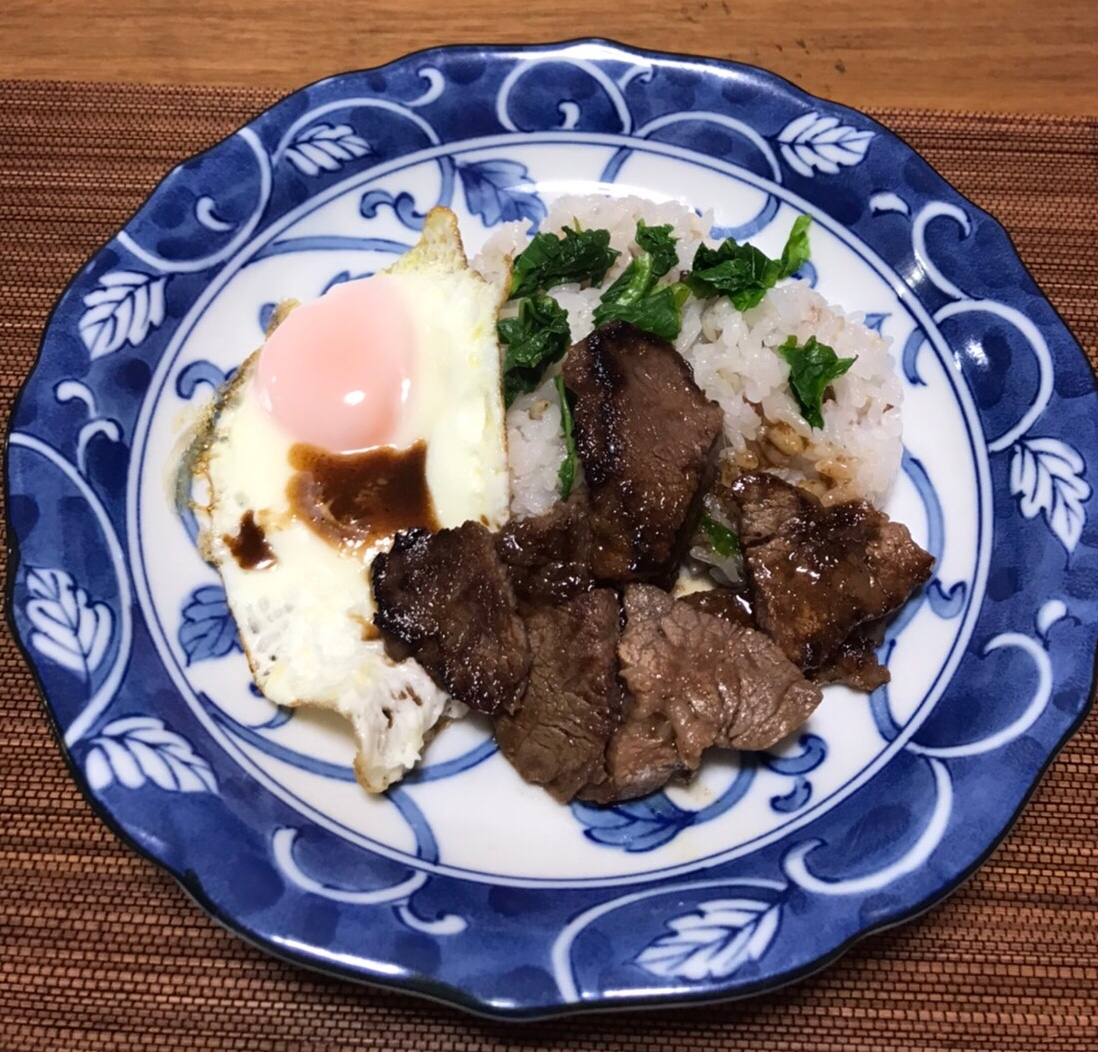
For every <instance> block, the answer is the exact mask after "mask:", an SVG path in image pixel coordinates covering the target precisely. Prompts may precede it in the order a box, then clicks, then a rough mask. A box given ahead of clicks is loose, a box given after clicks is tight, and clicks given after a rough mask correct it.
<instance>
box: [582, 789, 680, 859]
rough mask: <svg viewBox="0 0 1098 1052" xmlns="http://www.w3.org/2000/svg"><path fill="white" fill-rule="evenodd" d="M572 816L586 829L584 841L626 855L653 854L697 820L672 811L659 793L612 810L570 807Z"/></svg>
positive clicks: (671, 804) (589, 806) (609, 808)
mask: <svg viewBox="0 0 1098 1052" xmlns="http://www.w3.org/2000/svg"><path fill="white" fill-rule="evenodd" d="M572 814H573V815H575V817H576V818H577V819H578V820H579V822H580V823H581V824H582V825H584V826H586V829H584V831H583V832H584V836H586V837H587V839H588V840H593V841H594V842H595V843H596V844H605V845H607V846H608V847H619V848H622V849H624V850H625V851H628V852H630V853H635V852H639V851H653V850H654V849H655V848H657V847H661V846H662V845H663V844H666V843H667V842H668V841H669V840H673V839H674V838H675V837H676V836H678V835H679V833H681V832H682V831H683V830H684V829H686V828H687V826H691V825H693V824H694V822H695V821H696V820H697V815H696V814H695V812H693V811H684V810H683V809H682V808H681V807H676V806H675V804H673V803H672V802H671V801H670V800H669V799H668V798H667V796H665V795H664V794H663V793H655V794H654V795H652V796H648V797H645V798H644V799H643V800H632V801H630V802H629V803H625V804H618V805H617V806H615V807H595V806H594V805H592V804H582V803H573V804H572Z"/></svg>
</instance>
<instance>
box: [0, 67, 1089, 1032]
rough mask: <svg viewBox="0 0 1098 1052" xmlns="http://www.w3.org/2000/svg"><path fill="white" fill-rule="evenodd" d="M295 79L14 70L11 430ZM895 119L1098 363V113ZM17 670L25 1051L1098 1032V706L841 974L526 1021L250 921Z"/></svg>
mask: <svg viewBox="0 0 1098 1052" xmlns="http://www.w3.org/2000/svg"><path fill="white" fill-rule="evenodd" d="M275 97H276V96H275V95H274V94H273V93H271V92H267V91H248V90H225V89H193V88H189V89H181V88H166V87H155V88H154V87H143V86H121V85H95V86H92V85H86V84H54V83H37V82H11V81H8V82H4V81H0V302H2V305H3V306H2V309H0V419H2V420H3V422H4V426H5V429H6V422H7V416H8V412H9V410H10V407H11V403H12V399H13V398H14V396H15V394H16V392H17V391H18V389H19V386H20V385H21V383H22V381H23V378H24V377H25V375H26V372H27V370H28V368H29V367H30V365H31V362H32V360H33V358H34V355H35V352H36V349H37V346H38V340H39V337H40V334H41V330H42V326H43V324H44V322H45V320H46V317H47V314H48V312H49V309H50V307H51V305H52V303H53V301H54V299H55V298H56V297H57V295H58V294H59V293H60V291H61V289H62V287H63V286H64V284H65V282H66V281H67V279H68V278H69V277H70V276H71V275H72V274H73V273H74V272H75V271H76V270H77V269H78V268H79V266H80V265H81V264H82V263H83V261H84V260H85V259H86V257H87V256H88V255H89V254H91V253H92V252H93V251H94V250H95V249H96V248H97V247H98V245H99V244H100V243H101V242H102V241H104V240H105V239H106V238H108V237H109V236H110V235H111V234H113V233H114V231H115V230H116V229H117V228H118V227H119V226H120V225H121V224H122V223H123V222H124V221H125V219H126V218H127V217H128V216H129V215H130V213H131V212H132V211H133V210H134V209H136V208H137V206H138V205H139V204H140V203H141V201H142V200H143V199H144V197H145V196H146V194H147V193H148V192H149V191H150V190H151V189H152V187H153V186H154V184H155V183H156V181H157V180H158V179H159V178H160V177H161V176H162V175H163V174H164V173H165V172H166V171H167V170H168V168H170V167H171V166H172V165H173V164H174V163H176V162H177V161H179V160H181V159H182V158H184V157H186V156H188V155H190V154H192V153H194V152H196V151H198V150H200V149H202V148H204V147H206V146H208V145H210V144H211V143H213V142H214V141H216V140H217V139H219V138H221V137H223V136H224V135H227V134H229V133H230V132H232V131H233V130H234V129H235V128H236V127H238V126H239V125H240V124H242V123H244V122H245V121H246V120H248V118H249V117H251V116H252V115H253V114H254V113H255V112H256V111H258V110H259V109H261V108H262V107H264V106H266V105H268V104H269V103H271V102H273V101H274V100H275ZM874 115H875V116H877V117H878V118H880V119H881V120H883V121H884V122H885V123H886V124H888V125H889V126H890V127H891V128H893V129H894V130H895V131H896V132H898V133H899V134H900V135H901V136H903V137H904V138H905V139H907V140H908V142H910V143H911V144H912V145H913V146H914V147H915V148H916V149H917V150H919V151H920V152H921V153H923V155H924V156H926V157H927V159H928V160H929V161H931V163H933V164H934V165H935V166H936V167H937V168H938V169H939V171H941V172H942V174H943V175H944V176H945V177H946V178H947V179H949V180H950V181H951V182H952V183H953V184H954V185H955V186H956V187H957V188H958V189H960V190H961V191H962V192H963V193H965V194H967V195H968V196H969V197H971V198H972V199H973V200H974V201H975V202H976V203H977V204H979V205H981V206H982V207H984V208H986V209H988V210H989V211H991V212H992V213H993V214H994V215H996V216H997V217H998V218H999V219H1000V220H1001V221H1002V222H1003V223H1004V224H1005V226H1006V227H1007V229H1008V230H1010V232H1011V234H1012V235H1013V236H1014V239H1015V241H1016V243H1017V246H1018V249H1019V252H1020V253H1021V255H1022V258H1023V259H1024V260H1025V262H1026V263H1027V264H1028V265H1029V266H1030V268H1031V269H1032V271H1033V273H1034V276H1035V277H1036V278H1037V280H1038V282H1039V283H1040V284H1041V285H1042V287H1043V288H1044V290H1045V292H1046V294H1047V295H1048V296H1049V298H1050V299H1051V300H1052V302H1053V304H1054V305H1055V306H1056V307H1057V308H1058V309H1059V310H1060V312H1061V313H1062V314H1063V316H1064V318H1065V320H1066V321H1067V323H1068V325H1069V326H1070V327H1071V328H1072V330H1073V331H1074V333H1075V335H1076V337H1077V338H1078V339H1079V341H1080V342H1081V343H1082V345H1083V346H1084V348H1085V349H1086V351H1087V353H1088V355H1089V356H1090V358H1091V362H1092V363H1093V364H1096V365H1098V220H1096V217H1098V120H1087V121H1084V120H1059V119H1057V120H1054V119H1042V118H1032V117H1030V118H1021V117H993V116H986V115H977V114H964V115H962V114H945V113H934V112H912V111H906V110H891V111H887V112H879V113H876V114H874ZM1092 481H1093V480H1092ZM0 528H2V527H0ZM0 676H2V677H3V683H4V689H3V692H2V696H0V808H2V819H0V823H2V824H0V1049H2V1050H3V1052H23V1050H27V1052H30V1050H34V1052H49V1050H53V1049H64V1050H66V1052H78V1050H84V1049H89V1050H91V1049H104V1050H111V1052H124V1050H127V1049H138V1048H140V1049H172V1050H191V1049H248V1050H271V1052H274V1050H282V1049H285V1050H290V1049H294V1050H297V1049H385V1050H389V1049H392V1050H408V1052H427V1050H435V1049H438V1050H447V1052H502V1050H510V1049H520V1048H521V1049H524V1050H528V1052H533V1050H549V1049H553V1050H561V1049H577V1050H580V1049H582V1050H591V1052H595V1050H599V1052H633V1050H638V1052H639V1050H646V1052H663V1050H668V1052H670V1050H680V1049H682V1050H685V1049H690V1050H699V1052H700V1050H709V1049H733V1048H751V1049H756V1050H759V1052H764V1050H774V1052H777V1050H794V1049H795V1050H798V1052H848V1050H857V1052H876V1050H885V1049H888V1050H892V1049H897V1050H903V1052H909V1050H910V1052H915V1050H924V1049H925V1050H930V1049H933V1050H946V1049H951V1050H962V1052H969V1050H972V1052H975V1050H980V1049H987V1050H994V1052H1006V1050H1023V1049H1024V1050H1035V1049H1056V1050H1057V1052H1084V1050H1086V1052H1093V1050H1094V1049H1095V1048H1098V789H1096V785H1098V717H1095V716H1092V717H1091V718H1090V719H1089V720H1088V722H1087V723H1086V725H1085V726H1084V727H1083V729H1082V730H1081V732H1080V733H1079V734H1078V735H1077V736H1076V737H1075V739H1074V740H1073V741H1071V742H1070V743H1069V744H1068V746H1067V747H1066V748H1065V749H1064V751H1063V752H1062V754H1061V755H1060V757H1059V759H1058V760H1057V761H1056V763H1055V764H1054V765H1053V767H1052V768H1051V770H1050V772H1049V773H1048V775H1047V777H1046V778H1045V780H1044V782H1043V783H1042V785H1041V786H1040V787H1039V789H1038V790H1037V792H1036V794H1035V796H1034V798H1033V799H1032V801H1031V802H1030V804H1029V806H1028V808H1027V809H1026V811H1025V813H1024V815H1023V817H1022V819H1021V821H1020V822H1019V823H1018V825H1017V826H1016V827H1015V829H1014V830H1013V832H1012V833H1011V834H1010V836H1009V837H1008V839H1007V840H1006V841H1005V843H1004V844H1003V845H1002V847H1001V848H1000V849H999V850H998V851H997V852H996V854H995V855H994V857H993V858H992V859H991V860H990V861H989V862H988V863H987V865H985V866H984V868H983V869H982V870H981V871H980V872H979V873H978V874H977V875H976V876H975V877H974V878H973V879H972V880H971V881H970V882H969V883H968V884H967V885H966V886H965V887H964V888H962V889H961V890H960V891H959V892H957V894H955V895H954V896H953V898H952V899H950V900H949V901H948V902H947V903H945V904H944V905H942V906H940V907H939V908H938V909H936V910H934V911H933V912H932V913H930V914H929V915H928V916H926V917H923V918H922V919H920V920H917V921H914V922H912V923H910V924H907V925H905V926H903V927H902V928H898V929H895V930H893V931H890V932H885V933H882V934H878V935H875V936H872V937H870V938H868V939H866V940H865V941H864V942H862V943H861V944H859V945H858V946H857V947H855V948H854V949H853V950H852V951H851V952H850V953H848V954H847V955H846V957H844V958H843V959H842V960H841V961H839V962H838V963H837V964H836V965H834V966H833V967H831V968H830V969H828V970H827V971H826V972H824V973H823V974H821V975H819V976H817V977H815V978H811V979H808V980H806V981H804V982H802V983H800V984H799V985H796V986H794V987H791V988H788V989H786V990H783V991H780V992H778V993H775V994H771V995H769V996H764V997H760V998H756V999H754V1000H751V1001H746V1002H739V1003H731V1004H725V1005H718V1006H713V1007H708V1008H698V1009H690V1010H684V1011H659V1012H654V1013H632V1014H630V1015H608V1016H594V1017H590V1016H589V1017H584V1018H579V1019H574V1020H562V1021H558V1022H552V1023H541V1024H533V1025H527V1026H517V1025H504V1024H499V1023H490V1022H484V1021H480V1020H476V1019H472V1018H470V1017H467V1016H464V1015H462V1014H460V1013H458V1012H457V1011H453V1010H450V1009H448V1008H443V1007H439V1006H436V1005H433V1004H430V1003H427V1002H423V1001H419V1000H414V999H412V998H410V997H406V996H403V995H398V994H393V993H388V992H382V991H377V990H373V989H369V988H366V987H361V986H356V985H352V984H350V983H345V982H340V981H337V980H332V979H327V978H323V977H320V976H317V975H313V974H311V973H308V972H304V971H301V970H299V969H297V968H295V967H293V966H290V965H286V964H282V963H281V962H279V961H276V960H274V959H272V958H269V957H267V956H266V955H264V954H263V953H262V952H260V951H259V950H256V949H254V948H252V947H251V946H248V945H246V944H245V943H243V942H241V941H240V940H238V939H236V938H235V937H233V936H231V935H230V934H228V933H227V932H226V931H224V930H223V929H222V928H220V927H219V926H218V925H217V924H215V923H214V922H213V921H211V920H209V919H208V918H207V917H206V916H205V915H204V914H202V913H201V912H200V911H199V909H198V908H197V907H196V906H195V905H194V904H193V903H191V902H190V901H189V900H188V899H187V898H186V896H185V895H184V894H183V893H182V891H181V890H180V889H179V888H178V887H177V886H176V885H175V883H174V882H173V881H172V880H171V879H170V878H169V877H167V876H166V875H164V874H163V873H161V872H160V871H159V870H157V869H156V868H154V867H153V866H152V865H150V864H148V863H146V862H144V861H142V860H141V859H139V858H138V857H137V856H135V855H133V854H132V853H131V852H130V851H129V850H128V849H127V848H125V847H123V845H122V844H121V843H120V842H118V841H117V840H116V839H115V838H114V836H113V835H112V834H111V833H110V832H109V831H108V830H107V828H106V827H105V826H104V825H103V824H102V823H101V822H100V821H99V820H98V819H97V818H96V817H95V816H94V815H93V814H92V812H91V810H90V808H89V807H88V805H87V804H86V803H85V802H84V800H83V799H82V797H81V796H80V794H79V792H78V791H77V789H76V787H75V785H74V784H73V782H72V781H71V779H70V778H69V775H68V772H67V770H66V768H65V765H64V763H63V761H62V759H61V756H60V753H59V751H58V748H57V746H56V745H55V744H54V742H53V741H52V740H51V738H50V736H49V733H48V732H47V727H46V722H45V719H44V718H43V716H42V713H41V710H40V706H39V702H38V698H37V695H36V691H35V687H34V684H33V682H32V680H31V677H30V674H29V672H28V671H27V669H26V667H25V666H24V664H23V662H22V659H21V658H20V656H19V654H18V652H17V650H16V647H15V645H14V643H13V642H12V640H11V638H10V635H9V633H8V631H7V629H6V628H4V629H2V630H0Z"/></svg>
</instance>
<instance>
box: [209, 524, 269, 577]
mask: <svg viewBox="0 0 1098 1052" xmlns="http://www.w3.org/2000/svg"><path fill="white" fill-rule="evenodd" d="M221 539H222V540H223V541H224V542H225V544H226V545H227V546H228V548H229V551H230V552H232V556H233V558H234V559H235V560H236V564H237V566H239V567H240V568H241V569H242V570H265V569H266V568H267V567H268V566H274V564H275V563H276V562H277V561H278V560H277V559H276V558H275V553H274V550H273V549H272V548H271V546H270V544H268V543H267V535H266V534H265V533H264V532H263V527H262V526H260V525H259V523H258V522H256V521H255V513H254V512H252V511H250V510H249V511H246V512H244V514H243V515H242V516H241V517H240V528H239V529H238V530H237V534H236V536H235V537H231V536H229V534H225V535H224V536H223V537H222V538H221Z"/></svg>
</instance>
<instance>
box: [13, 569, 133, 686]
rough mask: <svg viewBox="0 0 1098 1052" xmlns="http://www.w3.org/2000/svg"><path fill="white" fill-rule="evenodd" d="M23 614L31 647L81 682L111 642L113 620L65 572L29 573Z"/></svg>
mask: <svg viewBox="0 0 1098 1052" xmlns="http://www.w3.org/2000/svg"><path fill="white" fill-rule="evenodd" d="M26 586H27V591H28V592H29V593H30V599H29V600H28V601H27V605H26V608H25V612H26V615H27V620H29V621H30V623H31V625H32V626H33V631H32V632H31V635H30V642H31V646H33V647H34V649H35V650H37V651H38V653H40V654H42V655H43V656H44V657H47V658H49V659H50V660H51V661H53V662H55V663H56V664H58V665H60V666H61V667H62V668H67V669H68V670H69V671H70V672H75V673H76V674H77V675H78V676H80V677H81V678H82V679H84V680H85V681H88V680H90V679H91V675H92V673H93V672H94V671H95V670H96V669H97V668H98V667H99V665H100V663H101V662H102V660H103V657H104V655H105V654H106V652H107V645H108V644H109V643H110V639H111V626H112V624H113V620H114V619H113V616H112V615H111V611H110V607H108V606H107V605H106V603H93V602H90V601H89V599H88V595H87V593H86V592H85V591H84V590H83V589H82V588H78V587H77V585H76V582H75V581H74V580H73V578H72V575H71V574H70V573H68V572H66V571H65V570H38V569H30V570H28V571H27V576H26Z"/></svg>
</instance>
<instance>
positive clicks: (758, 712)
mask: <svg viewBox="0 0 1098 1052" xmlns="http://www.w3.org/2000/svg"><path fill="white" fill-rule="evenodd" d="M624 604H625V617H626V623H625V630H624V632H623V633H622V637H621V643H620V644H619V647H618V658H619V661H620V672H619V675H620V677H621V680H622V682H623V684H624V685H625V687H626V688H627V689H628V690H629V692H630V695H631V700H627V701H626V705H625V717H624V722H623V723H622V725H621V727H620V728H619V729H618V730H617V731H616V732H615V734H614V736H613V738H611V740H610V745H609V747H608V748H607V752H606V763H607V769H608V772H609V776H610V777H609V780H608V781H606V782H604V783H602V784H599V785H588V786H587V787H585V788H584V789H583V790H582V791H581V792H580V794H579V795H580V796H581V797H583V798H584V799H587V800H594V801H596V802H598V803H610V802H613V801H616V800H628V799H632V798H634V797H638V796H644V795H646V794H648V793H651V792H653V791H655V790H656V789H658V788H660V786H662V785H664V784H665V783H666V782H667V781H668V779H670V778H672V777H674V776H675V775H677V774H680V773H686V772H692V771H694V770H696V769H697V767H698V764H699V763H700V761H701V756H702V753H703V752H704V751H705V750H706V749H707V748H709V747H710V746H712V745H718V746H722V747H724V748H730V749H765V748H768V747H769V746H771V745H773V744H774V743H775V742H777V741H780V740H781V739H782V738H783V737H785V735H787V734H788V733H790V732H791V731H792V730H794V729H795V728H796V727H799V726H800V725H801V724H802V723H803V722H804V721H805V720H806V719H808V717H809V715H811V713H812V711H813V710H814V709H815V708H816V706H817V705H818V704H819V703H820V700H821V697H822V695H821V693H820V689H819V687H817V686H815V685H814V684H812V683H809V682H808V681H807V680H805V678H804V676H803V675H802V674H801V672H800V670H799V669H797V668H796V667H795V666H794V665H793V664H792V663H791V662H790V661H789V660H788V659H787V658H786V657H785V656H784V655H783V654H782V653H781V651H780V650H779V649H778V648H777V647H776V646H775V645H774V643H773V642H772V641H771V640H770V639H768V638H767V637H766V636H764V635H763V634H762V633H761V632H757V631H755V630H754V629H752V628H747V627H745V626H743V625H741V624H738V623H730V622H728V621H725V620H722V619H721V618H720V617H717V616H715V615H713V614H711V613H707V612H705V611H704V610H699V609H697V608H696V607H695V606H694V605H692V604H690V603H686V602H683V601H681V600H677V599H673V598H672V597H671V596H670V595H668V594H667V593H666V592H664V591H662V590H661V589H659V588H654V587H652V586H650V585H630V586H629V587H628V588H627V589H626V590H625V600H624Z"/></svg>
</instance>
